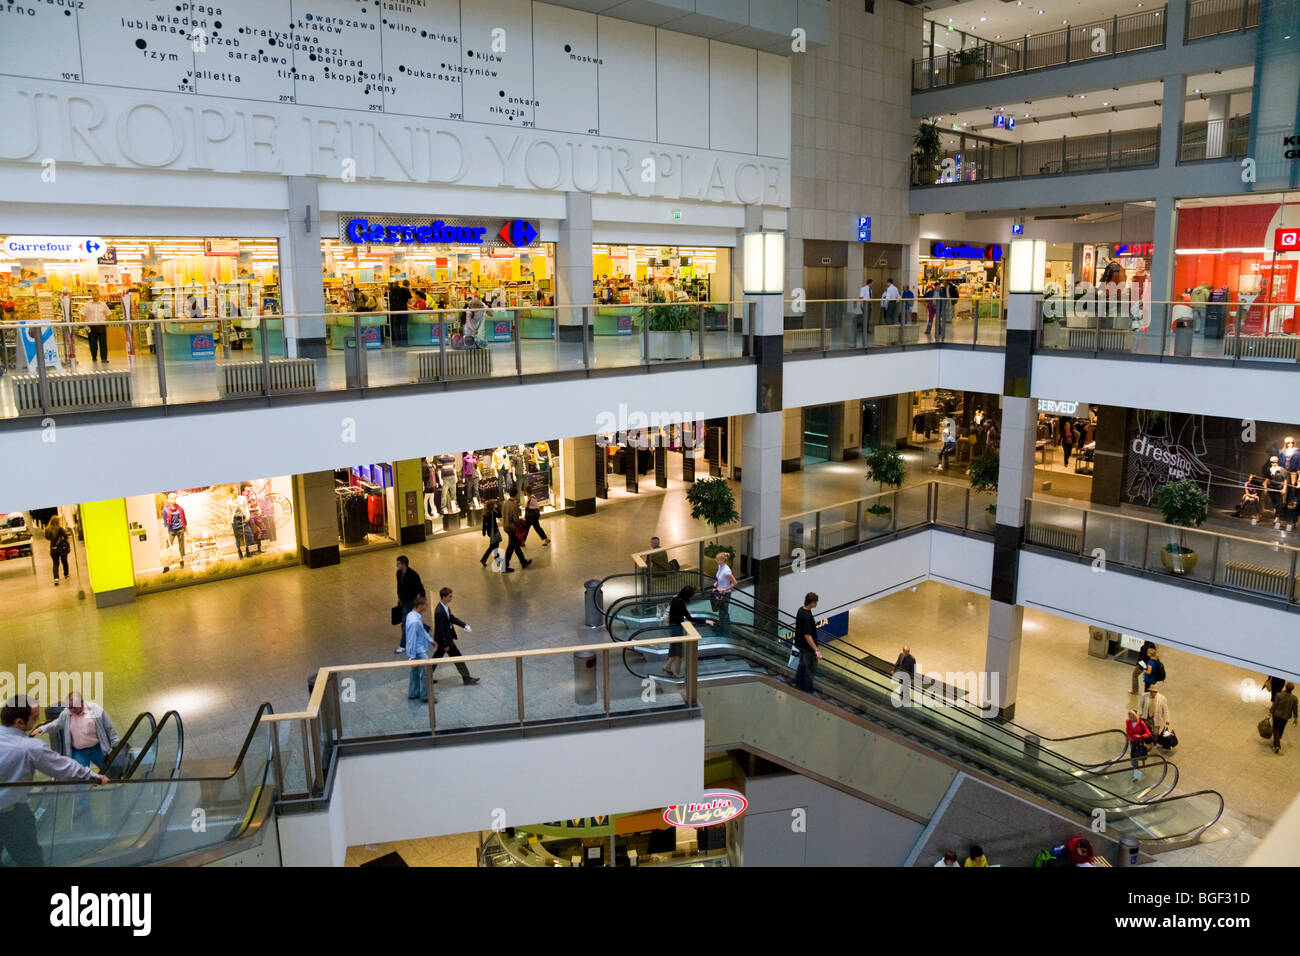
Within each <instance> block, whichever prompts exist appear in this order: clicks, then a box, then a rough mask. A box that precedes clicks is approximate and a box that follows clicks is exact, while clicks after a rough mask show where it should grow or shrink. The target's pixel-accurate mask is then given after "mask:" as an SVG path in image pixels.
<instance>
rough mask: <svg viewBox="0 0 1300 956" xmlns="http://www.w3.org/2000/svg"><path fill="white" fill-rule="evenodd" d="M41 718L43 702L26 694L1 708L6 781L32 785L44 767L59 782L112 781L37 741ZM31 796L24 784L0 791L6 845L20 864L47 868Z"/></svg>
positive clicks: (1, 844)
mask: <svg viewBox="0 0 1300 956" xmlns="http://www.w3.org/2000/svg"><path fill="white" fill-rule="evenodd" d="M40 722H41V708H40V705H39V704H37V703H36V701H35V700H33V699H32V698H31V697H28V696H27V695H25V694H19V695H18V696H16V697H11V698H10V699H9V700H7V701H5V704H4V707H3V708H0V781H3V782H4V783H31V782H32V780H33V779H34V777H35V775H36V771H37V770H39V771H40V772H41V773H43V774H45V775H46V776H48V777H52V778H53V779H55V780H84V781H86V782H87V783H108V778H107V777H106V776H104V775H103V774H102V773H95V772H94V771H93V770H91V769H90V768H89V767H83V766H82V765H81V764H79V763H77V762H76V761H75V760H73V759H72V758H71V757H65V756H63V755H62V754H56V753H55V752H54V751H53V750H51V749H50V748H49V745H48V744H46V743H45V742H44V741H43V740H35V739H33V738H32V737H31V734H32V732H33V731H35V730H36V727H37V725H38V724H40ZM26 797H27V791H26V789H25V788H23V787H5V788H3V792H0V849H4V850H8V851H9V855H10V856H11V857H12V858H13V861H14V862H15V863H17V864H18V865H19V866H44V865H45V858H44V856H43V855H42V853H41V845H40V843H39V842H38V840H37V837H36V817H35V816H33V815H32V808H31V807H29V806H28V805H27V800H26Z"/></svg>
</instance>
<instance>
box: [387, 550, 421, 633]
mask: <svg viewBox="0 0 1300 956" xmlns="http://www.w3.org/2000/svg"><path fill="white" fill-rule="evenodd" d="M422 597H424V582H423V581H421V580H420V575H418V574H417V573H416V572H415V569H414V568H412V567H411V563H410V561H408V560H407V558H406V555H404V554H403V555H400V556H399V557H398V559H397V604H398V606H399V607H401V609H402V611H401V620H402V624H401V627H402V630H401V641H400V642H399V643H398V645H397V650H396V651H395V652H394V653H397V654H405V653H406V618H407V615H409V614H410V613H411V609H412V608H413V607H415V599H416V598H422Z"/></svg>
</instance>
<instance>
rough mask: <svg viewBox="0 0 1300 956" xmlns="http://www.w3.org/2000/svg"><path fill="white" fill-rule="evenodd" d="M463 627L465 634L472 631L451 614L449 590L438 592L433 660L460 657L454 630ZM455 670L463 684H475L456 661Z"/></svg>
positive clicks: (475, 678) (467, 670) (473, 679)
mask: <svg viewBox="0 0 1300 956" xmlns="http://www.w3.org/2000/svg"><path fill="white" fill-rule="evenodd" d="M457 627H463V628H464V629H465V632H466V633H469V632H470V631H472V630H473V628H471V627H470V626H469V625H468V624H466V623H465V622H464V621H462V620H461V619H460V618H458V617H457V616H456V615H455V614H452V613H451V588H443V589H442V590H441V591H439V592H438V606H437V607H435V608H434V609H433V640H434V643H436V644H437V645H438V647H437V649H436V650H435V651H434V652H433V656H434V659H435V660H436V659H437V658H439V657H442V656H443V655H444V654H446V655H447V656H448V657H460V648H458V647H457V646H456V628H457ZM456 670H458V671H460V678H461V680H463V681H464V682H465V684H466V685H467V686H468V685H471V684H477V683H478V681H479V679H478V678H477V677H470V676H469V668H468V667H466V666H465V665H464V664H462V663H460V662H459V661H457V663H456Z"/></svg>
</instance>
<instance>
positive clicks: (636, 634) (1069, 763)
mask: <svg viewBox="0 0 1300 956" xmlns="http://www.w3.org/2000/svg"><path fill="white" fill-rule="evenodd" d="M667 626H668V625H666V624H662V623H658V622H656V623H655V624H646V625H643V626H641V627H639V628H637V629H635V630H633V631H631V632H630V634H629V636H628V637H627V638H626V640H633V639H643V638H641V635H643V634H644V633H645V632H647V631H661V630H663V629H665V628H666V627H667ZM733 626H736V622H733ZM611 637H612V634H611ZM782 643H785V642H782ZM828 649H830V648H828ZM736 651H737V653H739V654H740V655H742V656H745V657H750V656H751V654H752V652H751V651H750V650H749V649H748V648H745V647H742V646H739V645H737V647H736ZM838 653H839V654H840V656H843V657H848V655H845V654H843V653H842V652H838ZM760 662H761V661H760ZM762 663H763V664H764V666H768V664H767V663H766V662H762ZM624 666H625V667H626V668H627V669H628V671H629V673H632V674H633V675H634V676H637V677H645V676H646V675H644V674H636V672H635V671H633V670H632V668H631V667H630V666H629V665H628V663H627V659H626V654H625V655H624ZM943 704H944V707H952V705H951V704H950V703H948V702H946V701H944V702H943ZM953 709H958V708H953ZM939 713H942V708H940V709H939ZM950 719H951V718H950ZM958 727H959V728H960V730H961V731H962V736H965V735H967V734H970V733H973V732H978V731H976V730H975V728H973V727H968V726H963V725H960V724H958ZM1007 727H1011V728H1014V729H1012V730H1008V729H1007ZM997 729H998V730H1000V731H1003V732H1005V733H1006V735H1007V736H1008V737H1009V738H1011V740H1019V741H1020V742H1021V744H1022V747H1023V746H1024V742H1025V737H1026V735H1027V734H1028V733H1029V731H1028V730H1027V729H1026V728H1022V727H1020V726H1019V725H1018V724H1014V723H1012V722H1010V721H1007V722H1006V723H1005V724H1004V725H1001V726H998V728H997ZM1017 730H1023V731H1025V733H1024V734H1022V733H1017V732H1016V731H1017ZM1111 732H1115V733H1120V732H1119V731H1112V730H1111V729H1107V730H1104V731H1097V732H1094V733H1092V734H1078V735H1074V736H1070V737H1062V738H1043V737H1039V749H1040V750H1044V751H1045V752H1046V753H1048V754H1051V756H1052V757H1053V758H1055V759H1056V760H1058V761H1060V762H1061V763H1062V764H1064V765H1066V766H1065V767H1060V768H1055V769H1059V770H1060V771H1061V772H1063V773H1069V772H1070V770H1069V769H1068V768H1071V767H1072V768H1074V769H1076V770H1078V771H1080V772H1082V773H1088V774H1092V773H1096V772H1097V769H1098V768H1100V767H1109V766H1112V765H1113V764H1114V763H1115V762H1116V761H1115V760H1110V761H1103V762H1101V763H1097V764H1085V763H1081V762H1079V761H1078V760H1075V759H1073V758H1071V757H1067V756H1065V755H1063V754H1060V753H1057V752H1056V751H1054V750H1052V749H1050V748H1048V747H1043V746H1042V745H1043V743H1044V742H1045V741H1046V742H1065V741H1071V740H1081V739H1086V738H1088V737H1096V736H1100V735H1103V734H1109V733H1111ZM1121 736H1122V734H1121ZM986 739H988V740H989V741H990V742H996V743H1000V744H1002V745H1004V746H1006V745H1007V744H1006V742H1003V741H995V739H994V738H993V737H991V736H986ZM1125 744H1126V745H1127V740H1126V741H1125ZM1122 756H1123V751H1121V754H1120V757H1122ZM1117 759H1118V758H1117ZM1160 759H1162V760H1163V759H1164V758H1163V757H1162V758H1160ZM1099 789H1102V788H1099ZM1113 796H1115V797H1116V798H1117V799H1121V800H1122V799H1124V798H1123V797H1120V796H1119V795H1117V794H1113Z"/></svg>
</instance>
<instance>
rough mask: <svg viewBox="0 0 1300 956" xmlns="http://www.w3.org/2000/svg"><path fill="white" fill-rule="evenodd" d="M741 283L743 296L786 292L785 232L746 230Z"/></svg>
mask: <svg viewBox="0 0 1300 956" xmlns="http://www.w3.org/2000/svg"><path fill="white" fill-rule="evenodd" d="M743 248H744V251H745V263H744V272H743V275H742V277H741V278H742V284H743V286H744V289H743V291H744V293H745V294H746V295H763V294H769V293H781V292H784V291H785V235H784V234H783V233H779V232H747V233H745V235H744V239H743Z"/></svg>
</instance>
